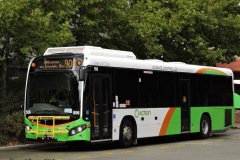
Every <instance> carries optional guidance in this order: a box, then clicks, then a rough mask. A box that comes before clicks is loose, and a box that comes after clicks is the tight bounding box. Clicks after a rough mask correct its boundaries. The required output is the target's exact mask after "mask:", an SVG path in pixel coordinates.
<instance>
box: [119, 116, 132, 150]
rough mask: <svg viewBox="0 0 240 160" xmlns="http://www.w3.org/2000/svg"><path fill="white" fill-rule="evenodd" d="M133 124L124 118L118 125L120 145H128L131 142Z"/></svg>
mask: <svg viewBox="0 0 240 160" xmlns="http://www.w3.org/2000/svg"><path fill="white" fill-rule="evenodd" d="M133 132H134V131H133V124H132V122H131V121H130V120H128V119H124V120H123V122H122V124H121V127H120V145H121V146H122V147H130V146H131V145H132V144H133V139H134V137H133V136H134V134H133Z"/></svg>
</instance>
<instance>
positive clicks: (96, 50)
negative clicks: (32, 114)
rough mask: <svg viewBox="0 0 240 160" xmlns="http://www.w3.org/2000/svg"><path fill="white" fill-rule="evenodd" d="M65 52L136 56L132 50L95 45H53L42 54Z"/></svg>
mask: <svg viewBox="0 0 240 160" xmlns="http://www.w3.org/2000/svg"><path fill="white" fill-rule="evenodd" d="M66 52H72V53H83V54H84V55H94V56H104V57H117V58H128V59H136V56H135V55H134V53H133V52H129V51H120V50H113V49H104V48H101V47H95V46H75V47H53V48H48V49H47V50H46V52H45V53H44V55H50V54H54V53H66Z"/></svg>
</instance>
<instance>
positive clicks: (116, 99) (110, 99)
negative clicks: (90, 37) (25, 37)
mask: <svg viewBox="0 0 240 160" xmlns="http://www.w3.org/2000/svg"><path fill="white" fill-rule="evenodd" d="M24 122H25V125H26V128H25V135H26V138H27V139H35V140H37V139H42V140H54V141H59V142H66V143H68V142H69V143H71V142H86V143H97V142H115V141H117V142H119V145H120V146H122V147H130V146H133V145H137V140H138V139H140V138H147V137H159V136H168V135H180V134H187V133H197V134H198V135H199V136H200V137H202V138H208V137H209V136H211V134H212V133H213V132H217V131H226V130H227V129H228V128H230V127H231V126H232V125H233V123H234V106H233V73H232V71H231V70H230V69H226V68H216V67H210V66H199V65H190V64H186V63H182V62H163V61H161V60H157V59H146V60H142V59H137V58H136V56H135V55H134V53H133V52H129V51H120V50H113V49H104V48H101V47H95V46H74V47H52V48H48V49H47V50H46V52H45V53H44V55H43V56H40V57H36V58H34V59H32V60H31V62H30V63H29V67H28V73H27V80H26V89H25V99H24Z"/></svg>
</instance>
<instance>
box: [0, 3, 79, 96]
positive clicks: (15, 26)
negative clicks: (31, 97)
mask: <svg viewBox="0 0 240 160" xmlns="http://www.w3.org/2000/svg"><path fill="white" fill-rule="evenodd" d="M0 10H1V12H0V37H1V38H0V44H1V45H0V69H1V73H2V75H1V76H0V77H2V89H1V91H2V94H1V96H2V97H1V98H2V99H6V94H7V93H6V87H7V85H6V83H7V67H8V66H9V65H10V64H12V63H13V62H15V61H18V62H22V63H21V64H20V65H22V64H23V63H24V62H25V60H26V57H29V56H39V55H42V54H43V53H44V51H45V49H46V48H47V47H49V46H62V45H71V44H74V42H75V37H74V36H73V35H72V33H71V31H70V25H69V24H70V22H71V19H70V18H69V17H70V16H71V14H75V11H76V9H75V3H74V1H71V0H59V1H49V0H34V1H32V0H18V1H16V0H3V1H0Z"/></svg>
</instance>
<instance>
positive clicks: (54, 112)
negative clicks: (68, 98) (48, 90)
mask: <svg viewBox="0 0 240 160" xmlns="http://www.w3.org/2000/svg"><path fill="white" fill-rule="evenodd" d="M34 114H48V115H49V114H57V115H60V114H64V112H60V111H56V110H40V111H36V112H34Z"/></svg>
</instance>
